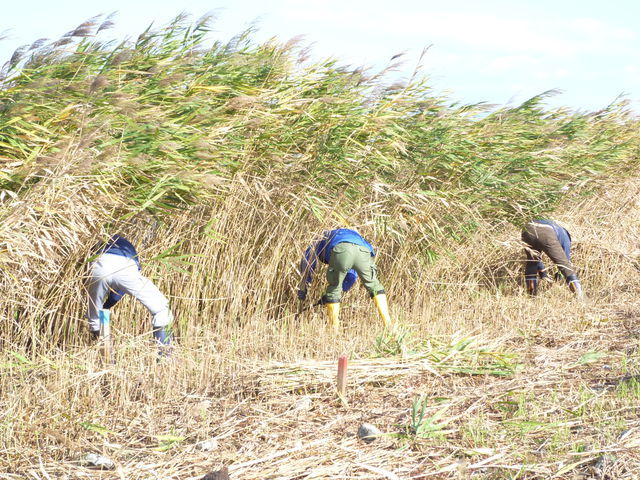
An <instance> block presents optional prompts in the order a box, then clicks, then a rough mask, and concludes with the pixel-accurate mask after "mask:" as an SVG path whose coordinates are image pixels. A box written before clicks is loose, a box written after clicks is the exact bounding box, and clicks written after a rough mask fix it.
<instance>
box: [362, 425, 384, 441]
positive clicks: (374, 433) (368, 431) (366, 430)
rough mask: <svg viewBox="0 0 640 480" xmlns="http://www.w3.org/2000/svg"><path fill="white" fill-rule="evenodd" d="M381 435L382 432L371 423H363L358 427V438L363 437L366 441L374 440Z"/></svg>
mask: <svg viewBox="0 0 640 480" xmlns="http://www.w3.org/2000/svg"><path fill="white" fill-rule="evenodd" d="M379 435H382V432H381V431H380V430H378V428H377V427H375V426H374V425H371V424H370V423H363V424H362V425H360V428H358V438H361V439H362V440H364V441H365V442H366V443H371V442H373V441H374V440H375V439H376V437H378V436H379Z"/></svg>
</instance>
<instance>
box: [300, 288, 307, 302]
mask: <svg viewBox="0 0 640 480" xmlns="http://www.w3.org/2000/svg"><path fill="white" fill-rule="evenodd" d="M305 298H307V291H306V290H298V300H304V299H305Z"/></svg>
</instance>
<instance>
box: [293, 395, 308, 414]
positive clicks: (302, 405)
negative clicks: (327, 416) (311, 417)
mask: <svg viewBox="0 0 640 480" xmlns="http://www.w3.org/2000/svg"><path fill="white" fill-rule="evenodd" d="M293 409H294V410H303V411H307V410H311V398H309V397H302V398H301V399H299V400H297V401H296V403H295V405H294V406H293Z"/></svg>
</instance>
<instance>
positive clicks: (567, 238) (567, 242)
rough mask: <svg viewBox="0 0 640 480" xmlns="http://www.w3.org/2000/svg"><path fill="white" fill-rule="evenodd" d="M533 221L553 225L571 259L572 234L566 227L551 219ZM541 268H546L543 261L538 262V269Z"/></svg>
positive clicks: (561, 244)
mask: <svg viewBox="0 0 640 480" xmlns="http://www.w3.org/2000/svg"><path fill="white" fill-rule="evenodd" d="M533 223H541V224H543V225H549V226H551V227H553V231H554V232H555V234H556V237H557V238H558V241H559V242H560V246H561V247H562V250H564V253H565V254H566V255H567V259H569V260H571V234H570V233H569V231H568V230H567V229H566V228H564V227H561V226H560V225H558V224H557V223H556V222H552V221H551V220H543V219H537V220H534V221H533ZM540 270H544V263H542V262H538V271H540Z"/></svg>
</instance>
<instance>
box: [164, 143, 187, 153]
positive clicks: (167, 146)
mask: <svg viewBox="0 0 640 480" xmlns="http://www.w3.org/2000/svg"><path fill="white" fill-rule="evenodd" d="M182 147H183V145H182V144H181V143H178V142H163V143H161V144H160V145H159V147H158V150H160V151H161V152H164V153H173V152H176V151H178V150H179V149H180V148H182Z"/></svg>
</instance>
